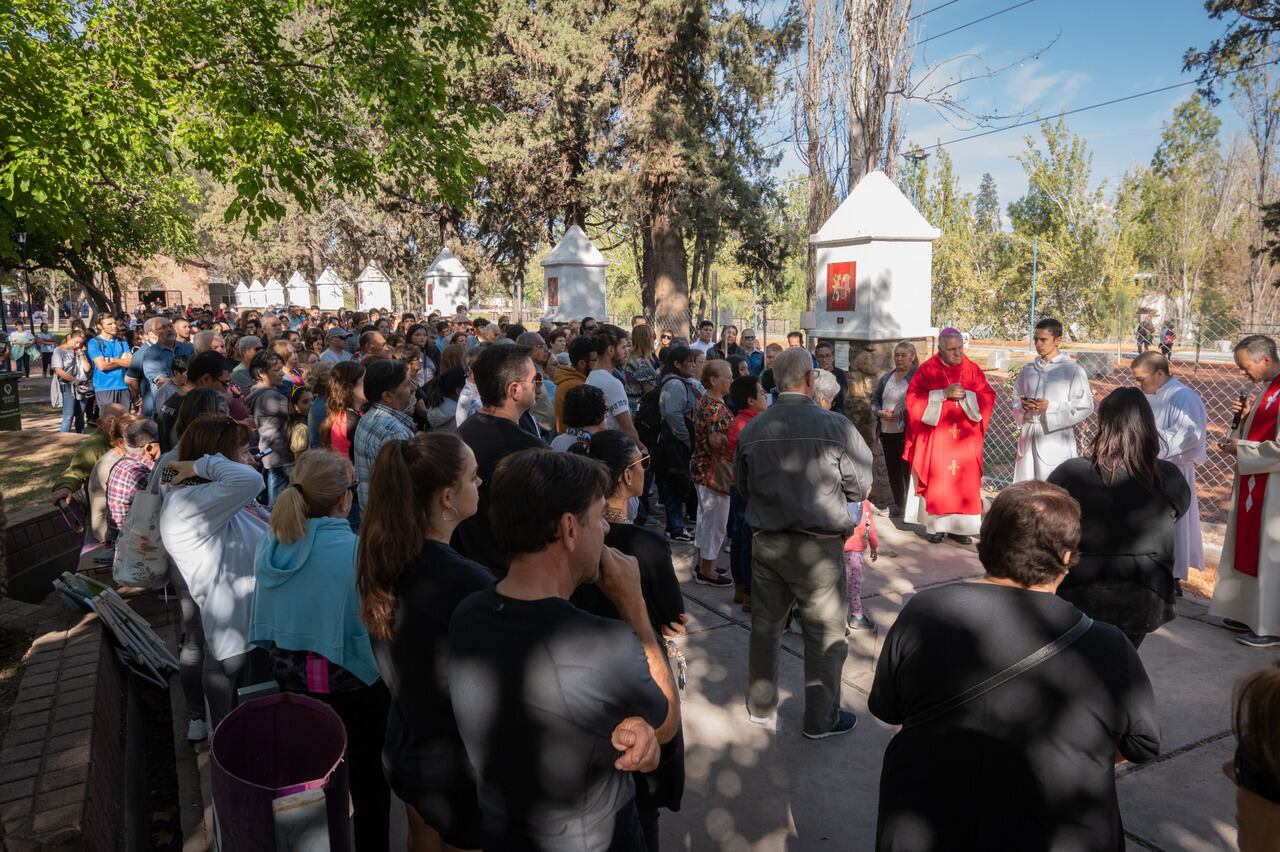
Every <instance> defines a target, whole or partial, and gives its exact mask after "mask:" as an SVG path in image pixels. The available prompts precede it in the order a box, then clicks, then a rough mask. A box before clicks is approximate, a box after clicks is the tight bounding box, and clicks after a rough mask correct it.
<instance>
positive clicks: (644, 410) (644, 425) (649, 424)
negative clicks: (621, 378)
mask: <svg viewBox="0 0 1280 852" xmlns="http://www.w3.org/2000/svg"><path fill="white" fill-rule="evenodd" d="M672 379H680V377H679V376H673V375H670V374H668V375H666V376H663V377H662V381H660V382H658V386H657V387H655V388H654V389H653V390H651V391H649V392H648V393H645V394H643V395H641V397H640V404H639V405H638V406H636V434H638V435H639V436H640V441H641V443H643V444H644V445H645V446H646V447H648V448H649V450H650V451H652V450H653V448H654V447H656V446H658V435H659V434H661V432H662V406H661V404H660V401H661V398H662V388H663V386H664V385H666V383H667V382H668V381H670V380H672ZM680 380H681V381H683V380H682V379H680Z"/></svg>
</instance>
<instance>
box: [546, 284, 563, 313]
mask: <svg viewBox="0 0 1280 852" xmlns="http://www.w3.org/2000/svg"><path fill="white" fill-rule="evenodd" d="M559 304H560V279H559V278H548V279H547V307H548V308H554V307H558V306H559Z"/></svg>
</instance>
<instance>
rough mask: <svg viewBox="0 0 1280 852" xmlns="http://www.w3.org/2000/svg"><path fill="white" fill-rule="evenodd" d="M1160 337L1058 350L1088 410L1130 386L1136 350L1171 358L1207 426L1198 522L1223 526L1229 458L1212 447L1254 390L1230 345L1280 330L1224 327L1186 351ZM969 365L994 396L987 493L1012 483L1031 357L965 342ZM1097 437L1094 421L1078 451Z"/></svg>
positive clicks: (1018, 344) (1152, 333)
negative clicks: (1086, 397) (1021, 391)
mask: <svg viewBox="0 0 1280 852" xmlns="http://www.w3.org/2000/svg"><path fill="white" fill-rule="evenodd" d="M1163 331H1164V329H1163V328H1161V327H1160V326H1159V325H1156V326H1155V327H1154V329H1151V330H1147V331H1145V332H1143V333H1142V334H1141V335H1140V334H1139V333H1138V331H1137V323H1135V334H1134V336H1133V337H1132V338H1130V339H1128V340H1122V341H1115V340H1112V341H1068V342H1065V343H1064V344H1063V347H1062V348H1063V350H1064V351H1065V352H1067V353H1068V354H1070V355H1071V356H1073V357H1074V358H1075V359H1076V361H1077V363H1079V364H1080V365H1081V366H1083V367H1084V369H1085V372H1086V373H1087V374H1088V376H1089V385H1090V387H1091V388H1092V390H1093V399H1094V405H1095V407H1096V405H1097V404H1098V403H1100V402H1101V401H1102V399H1103V398H1104V397H1105V396H1106V395H1107V394H1109V393H1110V392H1111V391H1113V390H1115V389H1116V388H1118V387H1123V386H1126V385H1133V384H1134V381H1133V373H1132V370H1131V365H1132V363H1133V359H1134V358H1135V357H1137V355H1138V353H1139V350H1140V348H1141V349H1154V350H1157V351H1164V352H1167V354H1169V355H1170V356H1171V360H1170V363H1171V366H1172V375H1173V376H1174V377H1175V378H1177V379H1178V380H1179V381H1181V382H1182V383H1183V384H1185V385H1186V386H1187V387H1189V388H1191V389H1192V390H1194V391H1195V392H1196V393H1198V394H1199V395H1200V398H1201V399H1202V400H1203V401H1204V406H1205V411H1206V414H1207V420H1208V449H1207V453H1206V455H1207V458H1206V460H1205V463H1204V464H1203V465H1201V466H1200V467H1199V468H1198V469H1197V471H1196V490H1197V494H1198V498H1199V501H1200V516H1201V519H1202V520H1203V521H1204V523H1206V524H1222V523H1225V522H1226V519H1227V512H1228V510H1229V508H1230V506H1229V504H1230V498H1231V486H1232V480H1233V477H1234V473H1235V463H1234V459H1233V458H1232V457H1231V456H1228V455H1226V454H1225V453H1221V452H1219V451H1218V449H1217V442H1218V440H1219V439H1221V438H1223V437H1225V436H1226V434H1227V433H1228V431H1229V430H1230V426H1231V407H1232V405H1234V404H1235V402H1236V401H1237V400H1238V399H1239V396H1240V393H1241V392H1242V390H1245V389H1247V390H1248V393H1249V394H1250V396H1252V394H1253V393H1254V392H1255V391H1256V390H1257V387H1256V386H1255V385H1252V384H1250V383H1249V382H1248V381H1247V380H1246V379H1244V378H1243V377H1242V376H1241V374H1240V371H1239V370H1238V369H1237V368H1236V366H1235V363H1234V361H1233V360H1232V347H1233V346H1234V343H1235V342H1236V341H1238V340H1239V339H1241V338H1242V337H1245V336H1246V335H1248V334H1255V333H1256V334H1266V335H1268V336H1270V337H1271V338H1272V339H1280V337H1278V334H1280V326H1274V325H1273V326H1265V327H1255V328H1244V327H1241V326H1239V325H1236V324H1231V323H1225V322H1224V323H1218V324H1216V325H1214V326H1213V327H1211V328H1209V327H1203V326H1202V327H1201V328H1200V333H1199V334H1198V335H1194V338H1195V339H1194V340H1193V342H1191V343H1185V344H1184V343H1180V342H1179V341H1178V340H1177V338H1176V336H1175V339H1174V341H1173V343H1172V345H1167V344H1166V345H1163V346H1162V344H1161V336H1162V332H1163ZM968 354H969V357H971V358H972V359H974V360H975V361H976V362H977V363H978V364H979V365H981V366H983V367H985V368H986V370H987V379H988V381H989V382H990V383H991V387H992V388H993V389H994V390H995V392H996V406H995V411H994V413H993V414H992V418H991V424H990V426H989V427H988V429H987V438H986V443H985V446H984V448H983V452H984V462H985V467H984V477H983V484H984V485H985V486H986V487H987V488H989V489H990V490H992V491H999V490H1000V489H1002V488H1004V487H1006V486H1008V485H1010V484H1011V483H1012V482H1013V468H1014V461H1015V459H1016V458H1017V446H1018V431H1019V430H1018V426H1017V424H1016V422H1015V421H1014V417H1013V400H1014V379H1015V378H1016V377H1017V374H1018V371H1019V370H1020V369H1021V368H1022V366H1023V365H1025V364H1026V363H1028V362H1029V361H1031V360H1032V359H1033V358H1034V357H1035V354H1034V352H1031V351H1030V350H1029V347H1028V344H1027V341H1025V340H1023V341H991V340H981V339H976V338H973V337H971V339H970V344H969V347H968ZM1096 429H1097V415H1096V413H1095V414H1093V415H1091V416H1090V417H1089V419H1087V420H1086V421H1085V422H1083V423H1081V424H1080V425H1079V426H1077V427H1076V436H1077V438H1078V440H1079V441H1080V447H1081V450H1082V451H1083V450H1084V449H1086V448H1087V447H1088V445H1089V441H1090V440H1091V439H1092V438H1093V435H1094V432H1095V431H1096Z"/></svg>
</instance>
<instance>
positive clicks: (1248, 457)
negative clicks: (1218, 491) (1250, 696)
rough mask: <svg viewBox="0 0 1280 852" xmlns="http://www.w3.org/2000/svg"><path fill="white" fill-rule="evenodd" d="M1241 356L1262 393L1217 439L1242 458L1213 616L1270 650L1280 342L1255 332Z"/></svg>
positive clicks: (1273, 641)
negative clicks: (1235, 427)
mask: <svg viewBox="0 0 1280 852" xmlns="http://www.w3.org/2000/svg"><path fill="white" fill-rule="evenodd" d="M1235 360H1236V366H1237V367H1239V368H1240V372H1241V373H1243V374H1244V375H1245V376H1246V377H1247V378H1248V379H1249V380H1250V381H1253V382H1258V383H1259V384H1260V385H1261V390H1259V392H1258V394H1257V396H1255V397H1254V399H1253V402H1252V403H1251V404H1249V405H1247V406H1246V407H1245V409H1244V412H1243V413H1244V417H1243V419H1242V422H1241V425H1240V429H1239V431H1238V432H1236V433H1235V434H1233V435H1232V436H1231V437H1230V438H1228V439H1227V440H1225V441H1222V442H1221V443H1219V444H1218V447H1219V449H1221V450H1222V451H1223V452H1224V453H1228V454H1230V455H1232V456H1235V460H1236V476H1235V487H1234V488H1233V489H1232V492H1231V513H1230V514H1229V515H1227V535H1226V539H1225V541H1224V542H1223V545H1222V559H1221V561H1219V563H1218V584H1217V586H1216V587H1215V588H1214V590H1213V603H1212V605H1210V607H1209V614H1210V615H1216V616H1220V617H1221V618H1222V623H1223V624H1224V625H1225V626H1227V627H1229V628H1231V629H1233V630H1239V631H1247V632H1243V634H1242V635H1240V636H1237V637H1236V641H1237V642H1239V643H1240V644H1242V645H1248V646H1250V647H1253V648H1269V647H1271V646H1273V645H1280V522H1278V521H1277V519H1280V440H1277V438H1278V437H1280V435H1278V434H1277V432H1278V428H1277V427H1278V426H1280V358H1278V357H1277V356H1276V344H1275V341H1274V340H1272V339H1271V338H1269V337H1263V336H1262V335H1260V334H1254V335H1250V336H1249V337H1246V338H1245V339H1244V340H1241V341H1240V342H1239V343H1237V344H1236V351H1235ZM1237 407H1238V405H1237Z"/></svg>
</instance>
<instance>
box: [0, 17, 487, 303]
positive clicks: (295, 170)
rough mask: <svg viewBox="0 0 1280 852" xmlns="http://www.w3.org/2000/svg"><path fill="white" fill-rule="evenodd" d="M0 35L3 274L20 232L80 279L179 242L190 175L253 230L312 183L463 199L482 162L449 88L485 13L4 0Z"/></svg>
mask: <svg viewBox="0 0 1280 852" xmlns="http://www.w3.org/2000/svg"><path fill="white" fill-rule="evenodd" d="M0 27H2V28H3V29H2V30H0V50H3V53H2V54H0V140H3V141H2V142H0V145H3V147H0V263H4V264H7V265H10V266H12V265H14V264H15V262H16V261H17V260H18V258H17V253H16V251H15V246H14V244H13V239H12V235H13V233H14V232H16V231H17V230H19V229H25V230H26V231H27V232H28V233H32V234H38V235H39V236H40V239H39V242H38V245H37V248H39V250H40V251H41V252H42V253H41V254H39V255H38V256H36V257H35V258H34V263H35V265H42V266H50V267H56V268H62V269H65V270H67V271H69V272H72V274H74V275H76V277H77V278H80V282H81V283H82V284H85V285H86V286H87V287H89V288H92V281H91V280H90V279H88V278H82V277H81V274H82V273H83V271H84V270H85V269H86V268H89V267H92V266H97V267H98V268H100V269H102V270H104V271H106V272H107V273H108V274H110V272H111V271H112V270H113V269H114V268H115V267H116V266H118V265H121V264H123V263H127V262H128V261H129V260H131V259H137V258H138V257H141V256H144V255H145V254H147V253H149V252H150V251H154V250H157V249H164V250H167V251H172V252H181V251H182V250H184V249H185V248H187V247H189V246H190V244H191V239H192V229H191V217H190V215H181V214H180V213H179V211H181V209H182V207H183V205H184V204H185V203H186V202H188V201H189V200H190V190H191V189H192V186H193V184H192V183H191V180H190V178H189V177H187V175H190V174H193V173H207V174H209V175H211V176H212V177H213V178H214V179H216V180H217V181H219V182H222V183H225V184H227V185H228V186H230V188H231V190H232V192H231V194H230V197H229V198H228V199H227V204H226V208H225V211H224V216H225V218H226V219H227V220H228V221H231V220H235V219H237V218H239V217H243V222H244V226H245V227H247V229H248V230H249V231H250V232H251V233H252V232H254V231H256V230H257V229H259V228H260V227H261V226H263V225H264V224H265V223H267V222H270V221H273V220H276V219H279V218H281V217H282V216H283V215H284V214H285V213H286V204H287V203H294V204H297V205H299V206H300V207H301V208H303V209H314V208H315V207H316V205H317V203H318V202H319V200H320V199H322V198H324V197H325V196H326V194H335V193H336V194H351V195H357V196H365V197H372V196H375V195H377V194H379V193H391V194H398V195H401V196H406V197H412V196H413V195H414V193H416V192H418V191H419V190H420V189H421V188H422V187H423V186H424V185H425V186H429V187H430V190H431V192H432V193H433V194H434V195H436V196H438V197H440V198H443V199H446V200H452V201H456V202H458V203H463V202H464V201H465V199H466V197H467V194H468V192H469V191H470V188H471V184H472V181H473V179H474V177H475V174H476V172H477V170H478V163H477V162H476V161H475V159H474V158H473V157H472V156H471V155H470V153H469V147H468V146H469V141H470V131H471V130H472V129H473V128H474V127H475V126H477V125H478V123H479V122H480V121H481V120H482V118H483V117H484V116H485V114H486V112H487V108H486V107H485V106H483V105H481V104H478V103H476V102H474V101H470V100H464V99H460V98H458V97H457V89H456V87H455V86H454V85H453V82H452V81H453V80H454V79H455V78H456V76H457V75H458V74H459V73H460V72H462V71H464V70H466V68H467V66H468V57H469V55H470V53H471V52H472V51H473V50H474V49H476V48H477V47H478V46H479V45H480V44H481V43H482V40H483V38H484V36H485V32H486V20H485V18H484V17H483V15H482V14H481V13H480V12H479V11H478V10H477V9H476V7H475V6H474V4H473V3H471V2H465V0H464V2H444V0H427V2H423V0H416V2H408V0H295V2H290V3H260V2H249V0H180V1H179V0H144V2H140V3H129V4H117V3H80V2H71V0H62V2H58V0H15V3H14V4H13V12H12V13H11V14H8V15H5V16H4V17H3V18H0ZM167 214H172V215H167ZM121 217H125V218H129V219H131V220H132V221H130V222H127V223H123V222H121V221H120V219H121ZM126 235H127V237H128V238H126ZM91 292H95V293H96V292H97V291H96V290H93V289H91ZM97 295H99V296H101V294H100V293H98V294H97ZM116 297H117V300H118V293H117V294H116Z"/></svg>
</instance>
